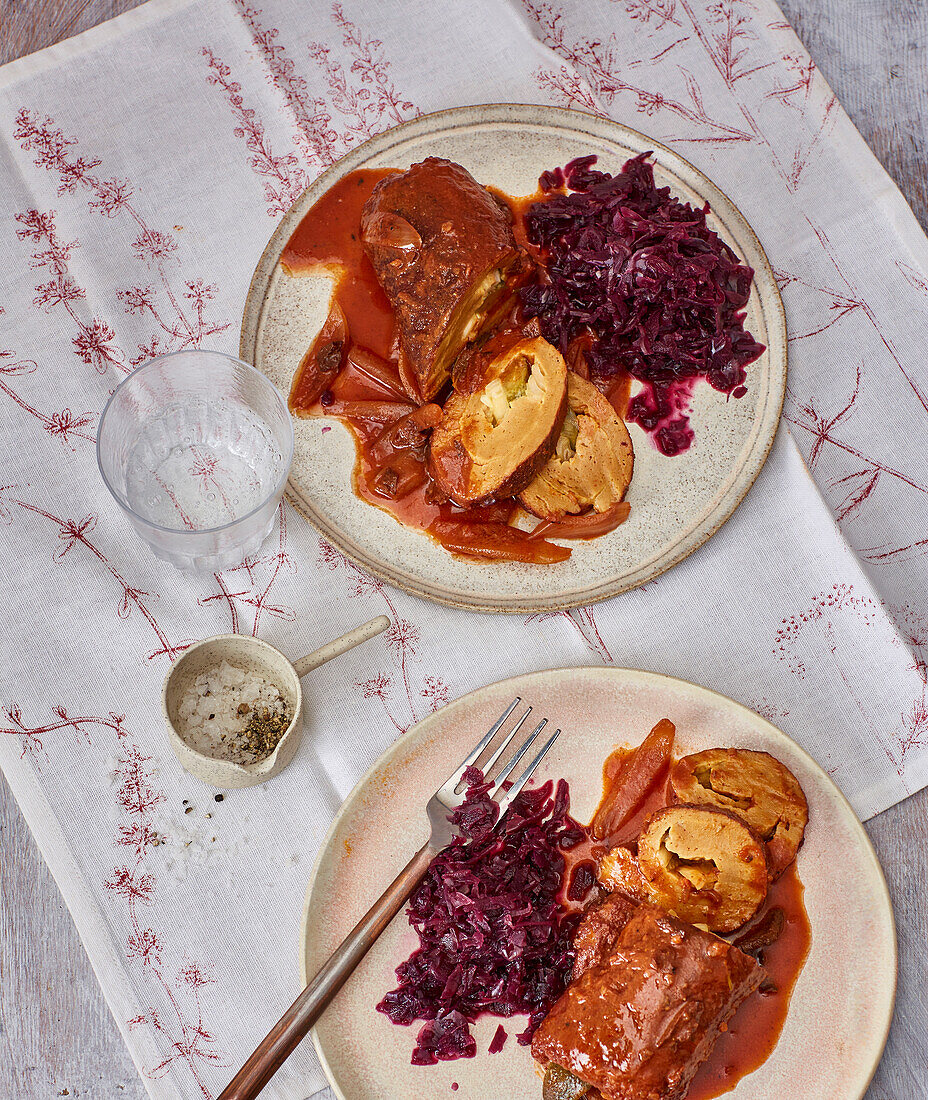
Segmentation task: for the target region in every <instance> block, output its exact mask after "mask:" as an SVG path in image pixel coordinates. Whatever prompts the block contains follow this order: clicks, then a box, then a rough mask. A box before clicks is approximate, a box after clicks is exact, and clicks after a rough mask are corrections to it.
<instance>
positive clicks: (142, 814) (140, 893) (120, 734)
mask: <svg viewBox="0 0 928 1100" xmlns="http://www.w3.org/2000/svg"><path fill="white" fill-rule="evenodd" d="M54 714H55V720H53V721H50V722H46V723H44V724H42V725H39V726H27V725H26V724H25V722H24V721H23V715H22V710H21V708H20V707H19V706H18V705H17V704H15V703H14V704H11V705H9V706H7V707H6V709H5V712H4V716H3V717H4V719H5V720H6V721H7V722H9V723H10V725H9V726H6V727H4V726H0V734H5V735H10V736H14V737H18V738H20V740H21V741H22V745H23V748H22V755H25V754H26V753H29V754H30V756H31V759H32V763H33V767H34V768H35V769H36V771H38V772H41V770H42V768H41V765H42V760H43V758H44V759H45V760H47V759H48V752H47V750H46V749H45V746H44V742H43V740H42V738H43V737H46V736H47V735H48V734H51V733H58V732H60V731H62V730H65V729H72V730H74V731H75V732H76V733H77V734H78V736H79V737H80V738H81V741H82V742H83V743H86V744H92V743H93V739H92V737H91V733H92V732H93V731H104V732H106V734H107V736H109V735H114V736H115V739H116V761H115V774H114V778H115V795H116V803H117V806H118V809H119V812H120V814H121V817H122V820H121V821H119V823H118V825H117V829H116V834H115V837H114V843H115V844H116V845H117V846H118V847H120V848H123V849H125V851H126V854H127V857H128V858H127V860H126V861H125V862H123V863H120V864H119V865H117V866H116V867H114V868H113V869H112V871H111V872H110V874H109V875H108V876H107V878H106V879H105V880H104V882H103V888H104V890H105V891H106V893H107V894H108V895H109V896H110V898H111V899H112V900H113V903H114V905H118V906H119V908H118V909H114V910H113V912H112V918H113V919H114V920H118V919H119V913H120V912H121V913H122V915H123V920H125V921H126V922H127V923H128V934H127V936H126V939H125V941H124V951H125V957H126V959H127V960H128V961H129V962H130V963H136V964H139V965H141V967H142V968H143V970H144V972H145V974H146V977H147V980H148V983H149V988H150V991H151V994H152V1001H153V1007H151V1008H149V1009H148V1010H147V1011H146V1012H144V1013H141V1014H140V1015H138V1016H136V1017H134V1018H133V1019H131V1020H129V1021H128V1026H129V1028H130V1029H133V1028H137V1027H141V1026H144V1025H147V1026H149V1027H151V1028H153V1029H154V1031H155V1033H156V1036H157V1042H158V1043H159V1044H160V1046H161V1048H162V1050H163V1052H164V1058H163V1060H162V1061H161V1062H160V1063H158V1064H157V1065H155V1066H153V1067H151V1068H145V1069H143V1070H142V1072H143V1073H144V1074H145V1076H147V1077H149V1078H152V1079H157V1078H159V1077H163V1076H164V1075H165V1074H166V1073H167V1072H168V1071H170V1070H171V1069H172V1068H173V1067H174V1066H176V1065H183V1066H185V1067H186V1069H187V1070H188V1071H189V1073H190V1075H191V1076H192V1078H193V1081H194V1083H195V1084H196V1086H197V1088H198V1090H199V1093H200V1095H202V1096H203V1097H205V1098H206V1100H209V1098H210V1097H211V1096H212V1093H211V1092H210V1090H209V1089H208V1088H207V1087H206V1084H205V1083H204V1081H203V1078H202V1076H201V1070H202V1068H203V1066H204V1065H213V1066H225V1065H228V1064H229V1062H228V1060H227V1059H226V1057H225V1056H224V1055H222V1054H221V1053H220V1052H219V1051H218V1050H217V1049H216V1040H215V1039H214V1037H213V1035H212V1034H211V1033H210V1031H208V1030H207V1027H206V1024H205V1021H204V1017H203V1005H202V994H201V992H200V991H201V989H202V988H203V987H204V986H206V985H210V984H212V978H210V977H209V974H208V972H207V970H206V968H205V967H204V965H203V964H202V963H199V962H195V961H193V960H190V959H186V958H185V959H184V961H183V962H182V963H181V964H180V966H177V964H176V963H175V964H174V965H175V966H176V967H177V968H176V970H173V971H172V970H171V969H169V967H168V966H167V965H166V964H165V962H164V958H165V956H166V955H167V953H168V952H167V948H166V946H165V944H164V943H163V940H162V937H161V936H159V934H158V933H157V932H156V931H155V929H153V928H151V927H150V926H148V924H147V922H146V920H145V919H144V917H143V915H142V913H143V910H144V909H145V908H152V909H153V908H155V906H156V902H157V885H158V883H157V878H156V876H155V875H154V874H153V873H152V872H151V871H150V870H149V869H148V867H147V865H146V858H147V856H148V854H149V849H150V848H153V847H156V846H158V845H159V844H160V842H161V841H160V837H159V836H158V833H157V831H156V829H155V827H154V824H155V818H154V813H155V811H156V810H157V808H158V807H159V806H160V805H161V804H162V803H164V802H165V801H166V797H167V796H166V795H165V794H164V792H163V791H161V790H159V789H158V787H156V786H155V784H154V779H153V777H154V762H153V760H152V758H151V757H150V756H146V755H145V754H144V753H143V752H142V751H141V749H140V748H139V747H138V745H137V744H135V743H134V742H133V741H131V740H130V735H129V731H128V730H127V728H126V717H125V715H124V714H115V713H110V714H109V715H108V716H106V717H104V716H99V715H95V716H89V715H80V716H71V715H69V714H68V712H67V711H66V710H65V709H64V707H60V706H59V707H55V709H54ZM0 721H2V719H0ZM155 1000H158V1001H160V1005H159V1006H157V1007H155V1006H154V1001H155Z"/></svg>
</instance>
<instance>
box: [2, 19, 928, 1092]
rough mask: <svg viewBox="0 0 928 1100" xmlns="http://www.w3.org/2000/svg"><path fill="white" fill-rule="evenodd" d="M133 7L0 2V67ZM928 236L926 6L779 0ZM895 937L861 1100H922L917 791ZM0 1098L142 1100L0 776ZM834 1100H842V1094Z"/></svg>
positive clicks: (902, 833) (925, 1058)
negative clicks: (894, 972) (890, 987)
mask: <svg viewBox="0 0 928 1100" xmlns="http://www.w3.org/2000/svg"><path fill="white" fill-rule="evenodd" d="M135 2H136V0H0V63H3V62H6V61H10V60H12V59H14V58H16V57H19V56H21V55H23V54H26V53H30V52H32V51H33V50H37V49H40V48H41V47H43V46H48V45H51V44H52V43H54V42H57V41H58V40H60V39H62V38H67V37H68V36H70V35H72V34H77V33H78V32H79V31H82V30H86V29H87V28H88V27H92V26H93V25H94V24H96V23H99V22H102V21H103V20H104V19H108V18H110V17H111V16H113V15H117V14H118V13H119V12H121V11H125V10H127V9H128V8H131V7H134V6H135ZM781 7H782V8H783V11H784V14H785V15H786V17H787V18H788V19H789V20H790V21H791V22H792V24H793V26H794V27H795V28H796V31H797V32H798V34H799V36H800V38H802V40H803V42H804V43H805V44H806V46H807V47H808V49H809V51H810V53H811V54H812V56H813V58H815V60H816V62H817V63H818V65H819V67H820V68H821V70H822V72H823V73H824V75H825V77H826V79H827V80H828V81H829V83H830V84H831V86H832V88H833V89H834V90H835V92H836V93H837V95H838V98H839V99H840V101H841V103H842V104H843V105H844V107H845V109H846V110H847V112H848V113H849V114H850V116H851V118H852V119H853V120H854V123H855V124H856V126H857V127H858V129H859V130H860V131H861V133H862V134H863V136H864V138H865V139H866V140H867V141H868V142H869V144H870V146H871V148H872V149H873V150H874V152H875V153H876V155H877V156H878V157H879V159H880V160H881V162H882V163H883V165H884V166H885V167H886V169H887V170H888V172H889V173H890V175H891V176H892V177H893V178H894V179H895V181H896V182H897V183H898V184H899V186H900V188H901V189H902V191H903V193H904V194H905V196H906V198H907V199H908V200H909V202H910V203H911V205H912V207H913V209H914V210H915V213H916V215H917V216H918V218H919V220H920V221H921V223H922V225H923V226H924V227H925V228H928V172H926V159H928V0H781ZM867 831H868V832H869V834H870V836H871V838H872V840H873V843H874V845H875V846H876V850H877V854H878V855H879V857H880V861H881V862H882V864H883V869H884V870H885V872H886V878H887V880H888V882H889V889H890V892H891V894H892V898H893V904H894V906H895V911H896V922H897V928H898V932H899V996H898V1000H897V1004H896V1015H895V1020H894V1022H893V1027H892V1031H891V1032H890V1036H889V1044H888V1046H887V1049H886V1054H885V1056H884V1058H883V1061H882V1063H881V1065H880V1068H879V1069H878V1071H877V1074H876V1077H875V1079H874V1081H873V1084H872V1085H871V1087H870V1090H869V1092H868V1093H867V1097H866V1100H928V998H926V997H925V993H924V991H925V990H928V791H922V792H921V793H920V794H918V795H915V796H914V797H912V798H910V799H908V801H906V802H904V803H902V804H901V805H898V806H895V807H893V808H892V809H890V810H887V811H886V812H885V813H883V814H881V815H880V816H879V817H877V818H874V819H873V820H872V821H871V822H869V823H868V825H867ZM0 868H2V890H0V1100H46V1098H49V1097H58V1096H68V1097H76V1098H86V1100H91V1098H93V1100H144V1098H145V1096H146V1093H145V1089H144V1087H143V1085H142V1083H141V1081H140V1079H139V1077H138V1076H137V1074H136V1071H135V1069H134V1067H133V1065H132V1062H131V1060H130V1058H129V1055H128V1053H127V1052H126V1049H125V1046H124V1045H123V1042H122V1039H121V1037H120V1035H119V1032H118V1031H117V1029H116V1025H115V1023H114V1022H113V1020H112V1018H111V1017H110V1014H109V1010H108V1009H107V1007H106V1004H105V1002H104V1000H103V996H102V994H101V992H100V990H99V987H98V986H97V983H96V979H95V978H94V975H93V971H92V970H91V968H90V963H89V962H88V960H87V957H86V955H85V954H84V950H83V948H82V947H81V943H80V940H79V939H78V937H77V933H76V931H75V929H74V926H73V924H72V922H71V918H70V916H69V914H68V911H67V909H66V908H65V906H64V903H63V902H62V900H61V896H60V894H59V893H58V889H57V887H56V886H55V883H54V881H53V880H52V878H51V876H50V874H49V872H48V870H47V868H46V866H45V864H44V863H43V861H42V858H41V856H40V855H39V852H38V849H37V848H36V846H35V843H34V841H33V840H32V837H31V835H30V833H29V831H28V829H27V828H26V826H25V823H24V822H23V819H22V817H21V816H20V813H19V810H18V809H17V807H16V803H15V802H14V801H13V799H12V797H11V795H10V792H9V788H8V787H7V785H6V783H5V781H4V780H3V779H2V778H0ZM842 1100H843V1098H842Z"/></svg>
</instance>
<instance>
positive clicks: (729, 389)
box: [521, 153, 764, 455]
mask: <svg viewBox="0 0 928 1100" xmlns="http://www.w3.org/2000/svg"><path fill="white" fill-rule="evenodd" d="M649 156H650V153H642V154H641V155H640V156H637V157H633V158H632V159H631V160H629V161H627V162H626V163H625V165H624V166H623V168H622V171H621V172H619V174H618V175H615V176H611V175H609V174H608V173H606V172H599V171H596V170H595V169H594V168H593V165H594V164H595V163H596V159H597V158H596V157H595V156H586V157H579V158H577V159H576V160H573V161H571V162H570V164H568V165H567V166H566V167H565V168H555V169H553V170H551V171H548V172H544V173H543V174H542V176H541V177H540V179H539V181H538V182H539V186H540V187H541V189H542V191H544V192H546V193H549V197H548V198H546V199H545V200H543V201H541V202H537V203H534V204H533V205H532V206H531V207H529V209H528V212H527V213H526V215H525V223H526V232H527V236H528V240H529V242H530V243H531V244H532V245H534V246H535V248H536V249H537V251H538V254H539V257H540V261H541V271H540V274H539V276H538V277H537V278H536V281H535V282H534V283H532V284H530V285H529V286H527V287H525V288H523V290H522V292H521V301H522V308H523V311H524V313H525V315H526V316H527V317H537V318H538V319H539V322H540V324H541V331H542V335H543V336H544V337H545V338H546V339H547V340H549V341H550V342H551V343H553V344H555V345H556V346H557V347H559V348H560V350H561V352H562V353H563V354H564V355H565V357H567V359H568V362H571V357H570V354H569V352H570V345H571V343H572V341H574V340H578V339H579V340H582V341H583V342H584V346H585V358H586V362H587V366H588V368H589V371H590V378H591V380H592V381H593V382H594V383H596V384H598V385H599V386H600V387H601V388H603V389H607V388H608V385H609V383H610V381H611V380H612V379H614V378H616V377H617V376H620V375H621V374H622V372H625V373H627V374H629V375H631V377H632V378H635V379H637V380H638V381H639V382H641V383H643V386H644V388H643V390H642V391H641V392H640V393H638V394H636V395H635V397H633V398H632V400H631V402H630V404H629V409H628V419H629V420H633V421H636V422H637V423H638V424H640V425H641V427H642V428H644V429H645V430H646V431H647V432H649V433H650V434H651V435H652V438H653V439H654V442H655V444H656V445H657V447H658V449H659V450H661V451H662V452H663V453H664V454H667V455H673V454H677V453H679V452H680V451H682V450H685V449H686V448H687V447H688V446H689V445H690V443H691V442H692V439H693V432H692V429H691V428H690V425H689V416H688V411H689V397H690V395H691V393H692V386H693V383H694V382H695V381H696V379H698V378H705V379H706V380H707V381H708V382H709V383H710V385H712V386H714V387H715V389H717V390H721V391H722V392H723V393H726V394H730V395H731V396H733V397H742V396H743V395H744V394H745V393H746V392H747V391H746V389H745V378H746V373H745V367H746V366H747V365H748V364H749V363H751V362H753V361H754V360H755V359H756V358H757V357H758V356H759V355H760V354H761V353H762V352H763V350H764V348H763V345H762V344H759V343H758V342H757V341H756V340H755V339H754V337H753V336H751V334H750V333H749V332H748V331H747V330H746V329H745V327H744V316H745V315H744V312H743V311H744V307H745V305H746V304H747V301H748V297H749V295H750V292H751V281H752V279H753V275H754V272H753V271H752V270H751V268H750V267H748V266H747V265H745V264H743V263H741V262H740V261H739V259H738V257H737V256H736V255H735V253H734V252H733V251H732V250H731V249H730V248H729V247H728V245H727V244H725V242H724V241H723V240H721V239H720V238H719V236H718V235H717V234H716V233H714V232H713V231H712V230H711V229H709V228H708V227H707V226H706V214H707V213H708V211H709V204H708V203H706V205H705V206H704V207H703V208H702V209H701V210H697V209H694V208H693V207H692V206H690V205H689V204H688V203H685V202H681V201H680V200H679V199H676V198H674V197H673V196H672V195H671V194H670V188H668V187H656V186H655V184H654V170H653V168H652V166H651V164H650V163H649V162H648V159H647V158H648V157H649ZM554 192H557V193H554ZM591 337H592V339H591Z"/></svg>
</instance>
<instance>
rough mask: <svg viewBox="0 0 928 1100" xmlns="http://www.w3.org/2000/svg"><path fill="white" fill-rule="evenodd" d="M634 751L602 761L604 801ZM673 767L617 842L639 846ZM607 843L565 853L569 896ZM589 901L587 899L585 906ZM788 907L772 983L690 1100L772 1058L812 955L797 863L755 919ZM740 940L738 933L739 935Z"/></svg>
mask: <svg viewBox="0 0 928 1100" xmlns="http://www.w3.org/2000/svg"><path fill="white" fill-rule="evenodd" d="M633 751H634V750H632V749H616V750H615V752H613V753H611V754H610V756H609V757H607V759H606V761H605V763H604V764H603V797H602V799H601V800H600V801H601V803H602V802H603V801H605V798H606V795H607V794H608V792H609V789H610V787H611V786H612V783H613V782H614V780H615V779H616V776H617V775H618V773H619V771H620V770H621V768H622V765H623V764H624V762H625V760H626V759H627V758H628V757H629V756H630V755H631V754H632V752H633ZM669 780H670V768H669V767H668V768H667V770H666V772H665V773H664V774H663V775H661V776H659V777H658V780H657V783H656V784H655V785H654V787H652V789H651V791H650V792H649V794H648V796H647V798H646V800H645V801H644V803H643V804H642V806H641V807H640V808H639V809H638V810H637V811H636V813H635V814H634V816H633V817H632V818H630V819H629V821H628V822H627V823H626V824H625V825H624V826H623V828H622V832H621V834H620V835H619V836H618V837H617V838H615V840H613V841H611V842H610V843H611V845H612V846H616V844H618V845H619V846H628V847H632V848H633V847H634V846H635V844H636V841H637V838H638V836H639V834H640V833H641V829H642V827H643V826H644V823H645V822H646V821H647V819H648V818H649V817H650V816H651V814H653V813H654V812H655V811H656V810H659V809H662V808H663V807H664V806H668V805H670V804H671V803H672V802H673V794H672V790H671V787H670V782H669ZM605 850H606V849H605V846H604V845H603V844H601V843H599V842H597V841H594V840H593V839H592V838H590V839H588V840H587V841H584V842H583V843H582V844H579V845H577V847H576V848H573V849H571V850H570V851H569V852H566V853H565V856H566V861H567V869H566V871H565V876H564V878H565V894H566V893H568V892H569V887H570V876H571V874H572V873H573V871H574V869H575V868H576V867H577V866H578V865H579V866H582V865H583V863H584V862H585V861H587V860H589V859H591V858H592V859H594V860H595V859H599V858H600V857H601V856H602V855H603V854H604V853H605ZM588 903H589V899H587V902H586V904H588ZM564 904H565V905H567V907H568V908H571V909H581V908H584V905H583V904H577V903H571V902H570V901H566V900H565V902H564ZM777 907H779V908H780V909H782V910H783V913H784V917H785V924H784V927H783V930H782V932H781V933H780V935H779V936H778V937H777V939H776V940H775V941H774V942H773V943H772V944H771V945H770V946H769V947H767V948H765V949H764V951H763V953H762V955H761V959H760V961H761V963H762V964H763V966H764V969H765V970H766V971H767V977H768V981H767V982H765V984H764V986H763V987H762V989H761V990H759V991H758V992H756V993H754V994H752V995H751V996H750V997H748V999H747V1000H746V1001H745V1002H744V1003H743V1004H742V1005H741V1007H740V1008H739V1009H738V1011H737V1012H736V1013H735V1015H734V1016H733V1017H732V1019H731V1020H730V1021H729V1023H728V1029H727V1031H726V1032H723V1034H722V1035H721V1036H720V1037H719V1039H718V1042H717V1043H716V1044H715V1046H714V1047H713V1049H712V1053H711V1054H710V1056H709V1058H708V1060H707V1061H706V1062H705V1063H704V1064H703V1065H702V1066H701V1067H700V1068H699V1071H698V1072H697V1074H696V1076H695V1078H694V1079H693V1083H692V1084H691V1085H690V1089H689V1092H687V1094H686V1100H712V1098H713V1097H716V1096H721V1095H722V1094H723V1093H726V1092H729V1091H730V1090H731V1089H733V1088H734V1087H735V1085H737V1083H738V1082H739V1081H740V1080H741V1078H742V1077H745V1076H747V1074H749V1073H753V1072H754V1070H756V1069H758V1068H759V1067H760V1066H761V1065H763V1063H764V1062H766V1060H767V1059H768V1058H769V1057H770V1055H771V1053H772V1052H773V1048H774V1047H775V1046H776V1045H777V1041H778V1040H779V1038H780V1032H781V1031H782V1030H783V1024H784V1023H785V1021H786V1014H787V1011H788V1009H789V1002H790V997H791V995H792V992H793V986H794V985H795V984H796V979H797V978H798V977H799V974H800V972H801V971H802V968H803V965H804V964H805V961H806V957H807V956H808V954H809V947H810V945H811V942H812V932H811V928H810V926H809V918H808V916H807V915H806V909H805V904H804V902H803V886H802V883H801V881H800V880H799V875H798V872H797V870H796V864H795V863H793V864H792V865H791V866H789V867H788V868H787V869H786V871H784V872H783V874H782V875H781V876H780V878H779V879H777V881H776V882H774V883H773V884H772V885H771V886H770V889H769V891H768V893H767V898H766V901H765V902H764V905H763V907H762V908H761V909H760V911H759V912H758V914H757V916H756V917H755V918H754V921H752V922H751V923H752V924H755V923H757V922H758V921H760V920H762V919H763V917H764V915H765V914H766V913H768V912H769V911H770V910H771V909H774V908H777ZM735 938H736V939H737V937H735Z"/></svg>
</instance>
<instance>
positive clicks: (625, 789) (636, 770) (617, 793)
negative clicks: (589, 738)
mask: <svg viewBox="0 0 928 1100" xmlns="http://www.w3.org/2000/svg"><path fill="white" fill-rule="evenodd" d="M675 734H676V727H675V726H674V724H673V722H671V721H670V719H669V718H662V719H661V720H660V721H659V722H658V723H657V725H656V726H655V727H654V729H652V730H651V732H650V733H649V734H648V736H647V737H646V738H645V739H644V741H642V742H641V744H640V745H639V746H638V748H637V749H636V750H635V751H634V752H633V753H632V755H631V756H630V757H629V758H628V760H626V762H625V764H624V765H623V767H622V769H621V771H620V772H619V774H618V775H617V776H616V777H615V779H614V780H613V782H612V787H611V789H610V791H609V794H608V795H607V796H606V798H605V799H604V800H603V802H602V804H601V805H600V807H599V809H598V810H597V811H596V814H595V816H594V817H593V821H592V825H591V828H592V831H593V836H594V837H595V838H596V839H597V840H604V839H607V838H608V837H610V836H613V835H614V834H615V833H617V832H618V830H619V829H620V828H621V827H622V825H623V824H624V823H625V822H626V821H628V819H629V818H630V817H631V816H632V814H634V813H635V811H636V810H637V809H638V808H639V807H640V806H641V804H642V803H643V802H644V800H645V798H647V796H648V792H649V791H650V790H651V789H652V788H653V787H654V786H655V784H656V783H657V782H658V781H659V779H660V777H661V776H662V775H663V774H664V772H665V771H666V769H667V768H668V766H669V765H670V754H671V753H672V752H673V741H674V735H675Z"/></svg>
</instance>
